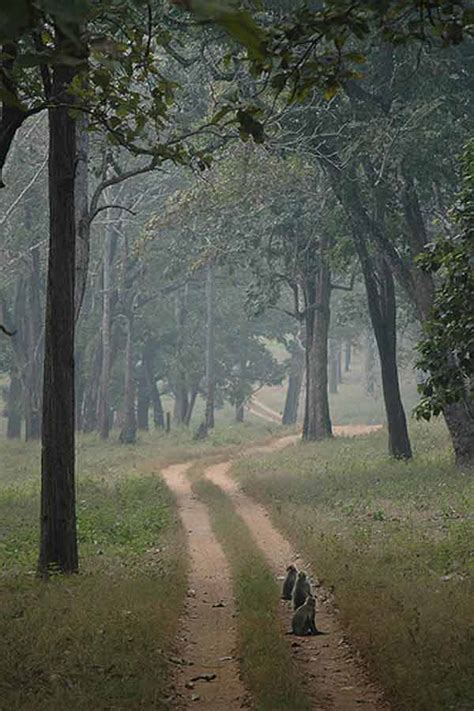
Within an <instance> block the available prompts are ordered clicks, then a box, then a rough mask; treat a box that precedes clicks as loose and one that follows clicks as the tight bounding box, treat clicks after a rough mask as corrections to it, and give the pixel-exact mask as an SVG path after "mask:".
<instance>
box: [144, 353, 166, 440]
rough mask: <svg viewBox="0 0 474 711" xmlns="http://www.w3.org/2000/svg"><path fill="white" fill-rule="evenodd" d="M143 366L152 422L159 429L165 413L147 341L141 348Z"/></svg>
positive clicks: (163, 425)
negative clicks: (151, 409) (151, 410)
mask: <svg viewBox="0 0 474 711" xmlns="http://www.w3.org/2000/svg"><path fill="white" fill-rule="evenodd" d="M143 368H144V373H145V378H146V382H147V387H148V392H149V393H150V398H151V404H152V407H153V422H154V424H155V427H159V428H160V429H164V428H165V415H164V412H163V405H162V403H161V397H160V393H159V392H158V388H157V386H156V378H155V374H154V369H153V352H152V343H151V341H148V342H147V343H146V344H145V347H144V349H143Z"/></svg>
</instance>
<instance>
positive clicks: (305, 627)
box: [291, 595, 324, 637]
mask: <svg viewBox="0 0 474 711" xmlns="http://www.w3.org/2000/svg"><path fill="white" fill-rule="evenodd" d="M315 615H316V599H315V598H314V597H313V596H312V595H308V597H307V598H306V602H305V603H304V605H301V606H300V607H298V609H297V610H296V612H295V613H294V614H293V619H292V620H291V630H292V632H293V634H296V635H298V636H299V637H304V636H306V635H316V634H324V632H320V631H319V630H318V629H316V623H315V621H314V618H315Z"/></svg>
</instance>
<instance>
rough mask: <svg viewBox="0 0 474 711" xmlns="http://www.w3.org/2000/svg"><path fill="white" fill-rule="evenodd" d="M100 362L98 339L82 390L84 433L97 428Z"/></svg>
mask: <svg viewBox="0 0 474 711" xmlns="http://www.w3.org/2000/svg"><path fill="white" fill-rule="evenodd" d="M101 364H102V341H101V340H99V342H98V343H97V345H96V346H95V348H94V350H93V358H92V366H91V369H90V374H89V379H88V382H87V383H86V386H85V392H84V405H83V411H82V431H83V432H84V433H86V434H87V433H89V432H94V430H95V429H96V428H97V394H98V392H99V383H100V373H101Z"/></svg>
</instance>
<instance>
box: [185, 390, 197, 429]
mask: <svg viewBox="0 0 474 711" xmlns="http://www.w3.org/2000/svg"><path fill="white" fill-rule="evenodd" d="M197 396H198V388H197V387H194V388H192V390H191V396H190V398H189V402H188V407H187V409H186V414H185V415H184V422H183V424H185V425H186V427H189V425H190V424H191V418H192V416H193V412H194V406H195V404H196V399H197Z"/></svg>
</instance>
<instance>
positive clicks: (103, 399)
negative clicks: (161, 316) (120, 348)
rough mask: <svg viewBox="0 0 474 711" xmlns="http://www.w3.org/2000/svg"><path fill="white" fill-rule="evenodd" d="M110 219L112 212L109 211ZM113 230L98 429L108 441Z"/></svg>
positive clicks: (105, 277)
mask: <svg viewBox="0 0 474 711" xmlns="http://www.w3.org/2000/svg"><path fill="white" fill-rule="evenodd" d="M107 214H108V217H109V219H110V218H111V215H110V211H107ZM113 239H114V234H113V228H112V227H111V226H110V224H107V225H106V227H105V240H104V256H103V261H102V328H101V334H102V370H101V374H100V392H99V407H98V428H99V433H100V436H101V439H108V436H109V432H110V403H109V383H110V370H111V363H112V356H111V350H112V349H111V329H112V315H111V297H112V276H111V271H112V241H113Z"/></svg>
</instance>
